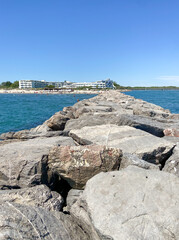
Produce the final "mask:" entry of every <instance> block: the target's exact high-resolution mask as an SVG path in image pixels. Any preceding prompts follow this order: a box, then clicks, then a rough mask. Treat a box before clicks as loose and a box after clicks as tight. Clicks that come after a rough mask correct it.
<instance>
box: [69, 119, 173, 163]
mask: <svg viewBox="0 0 179 240" xmlns="http://www.w3.org/2000/svg"><path fill="white" fill-rule="evenodd" d="M69 135H70V136H71V137H72V138H73V139H74V140H75V141H77V142H78V143H79V144H82V145H85V144H98V145H102V144H103V145H106V146H107V147H114V148H119V149H121V150H122V151H123V152H124V153H131V154H136V155H137V156H138V157H139V158H141V159H143V160H145V161H148V162H151V163H155V164H162V165H163V164H164V163H165V161H166V160H167V159H168V158H169V156H170V155H171V153H172V149H173V147H174V146H175V145H174V143H172V142H167V141H166V140H164V139H161V138H158V137H155V136H153V135H151V134H149V133H147V132H144V131H142V130H139V129H135V128H133V127H129V126H117V125H113V124H105V125H100V126H92V127H83V128H81V129H77V130H71V131H70V133H69Z"/></svg>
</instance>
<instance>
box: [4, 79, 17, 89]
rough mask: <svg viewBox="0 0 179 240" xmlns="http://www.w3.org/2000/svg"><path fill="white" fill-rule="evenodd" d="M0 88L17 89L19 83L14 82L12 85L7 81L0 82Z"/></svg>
mask: <svg viewBox="0 0 179 240" xmlns="http://www.w3.org/2000/svg"><path fill="white" fill-rule="evenodd" d="M0 88H4V89H9V88H19V81H15V82H14V83H12V82H10V81H7V82H2V83H1V84H0Z"/></svg>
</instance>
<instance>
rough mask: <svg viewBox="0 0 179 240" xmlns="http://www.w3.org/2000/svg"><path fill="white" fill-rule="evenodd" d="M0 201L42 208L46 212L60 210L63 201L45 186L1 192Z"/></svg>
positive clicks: (57, 194)
mask: <svg viewBox="0 0 179 240" xmlns="http://www.w3.org/2000/svg"><path fill="white" fill-rule="evenodd" d="M0 199H1V201H3V202H6V201H8V202H11V203H18V204H22V205H28V206H34V207H43V208H45V209H47V210H49V211H50V210H57V211H59V210H61V209H62V207H63V203H64V200H63V198H62V196H61V195H60V194H59V193H57V192H54V191H50V189H49V188H48V187H47V186H45V185H39V186H35V187H31V188H22V189H12V190H1V191H0Z"/></svg>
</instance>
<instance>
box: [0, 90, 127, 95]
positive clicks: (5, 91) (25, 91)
mask: <svg viewBox="0 0 179 240" xmlns="http://www.w3.org/2000/svg"><path fill="white" fill-rule="evenodd" d="M104 91H105V90H103V91H101V90H98V91H97V90H73V91H71V90H68V89H63V90H58V91H57V90H51V91H50V90H29V89H0V94H99V93H102V92H104ZM106 91H108V90H106ZM125 91H127V90H121V92H125Z"/></svg>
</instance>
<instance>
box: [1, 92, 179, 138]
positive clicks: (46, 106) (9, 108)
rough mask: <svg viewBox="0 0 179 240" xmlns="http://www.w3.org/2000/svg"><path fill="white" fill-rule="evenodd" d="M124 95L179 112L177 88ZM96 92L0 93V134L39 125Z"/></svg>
mask: <svg viewBox="0 0 179 240" xmlns="http://www.w3.org/2000/svg"><path fill="white" fill-rule="evenodd" d="M125 94H127V95H131V96H134V97H135V98H140V99H143V100H145V101H148V102H151V103H154V104H157V105H159V106H161V107H163V108H165V109H169V110H170V111H171V112H172V113H179V90H164V91H162V90H146V91H143V90H136V91H130V92H126V93H125ZM94 96H96V95H95V94H94V95H92V94H76V95H73V94H54V95H53V94H49V95H46V94H0V134H1V133H5V132H10V131H20V130H23V129H30V128H33V127H36V126H38V125H40V124H42V123H43V122H44V121H45V120H47V119H49V118H50V117H51V116H52V115H53V114H54V113H55V112H58V111H61V110H62V109H63V107H67V106H72V105H74V104H75V103H76V102H77V101H81V100H83V99H88V98H92V97H94Z"/></svg>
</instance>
